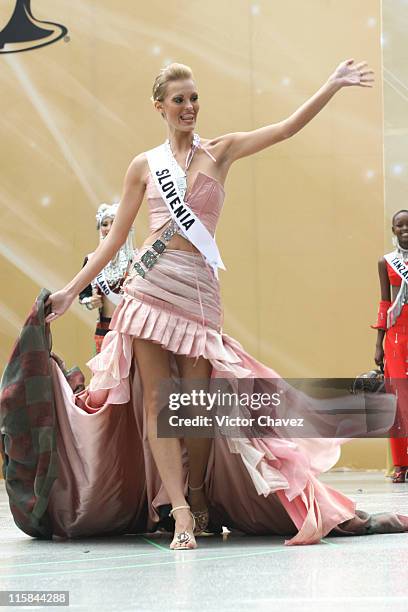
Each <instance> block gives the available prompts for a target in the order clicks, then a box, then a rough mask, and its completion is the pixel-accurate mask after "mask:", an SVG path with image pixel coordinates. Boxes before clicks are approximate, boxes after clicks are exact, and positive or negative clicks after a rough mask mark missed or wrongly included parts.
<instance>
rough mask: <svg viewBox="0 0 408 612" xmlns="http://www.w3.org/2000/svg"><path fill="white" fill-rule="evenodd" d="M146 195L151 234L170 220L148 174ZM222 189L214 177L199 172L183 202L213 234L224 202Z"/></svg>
mask: <svg viewBox="0 0 408 612" xmlns="http://www.w3.org/2000/svg"><path fill="white" fill-rule="evenodd" d="M146 197H147V201H148V205H149V227H150V232H151V233H152V234H153V233H154V232H156V231H157V230H159V229H161V228H162V227H163V225H164V224H165V223H166V221H169V220H170V213H169V210H168V208H167V206H166V204H165V203H164V202H163V200H162V198H161V196H160V194H159V192H158V190H157V188H156V185H155V184H154V180H153V179H152V177H151V175H150V174H149V176H148V181H147V187H146ZM224 197H225V192H224V189H223V187H222V185H221V183H219V182H218V181H217V180H216V179H214V178H212V177H211V176H208V175H207V174H204V173H203V172H199V173H198V174H197V176H196V178H195V181H194V183H193V185H192V186H191V188H190V189H189V190H188V192H187V194H186V197H185V202H186V203H187V204H188V205H189V207H190V208H191V210H192V211H193V212H194V213H195V214H196V215H197V217H198V218H199V219H200V221H201V222H202V223H203V224H204V225H205V227H206V228H207V229H208V231H209V232H210V234H211V235H212V236H214V233H215V228H216V226H217V222H218V219H219V217H220V213H221V209H222V205H223V202H224Z"/></svg>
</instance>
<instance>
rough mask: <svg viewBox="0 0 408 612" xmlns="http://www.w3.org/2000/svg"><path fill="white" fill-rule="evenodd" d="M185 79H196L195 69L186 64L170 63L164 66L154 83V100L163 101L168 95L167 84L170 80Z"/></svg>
mask: <svg viewBox="0 0 408 612" xmlns="http://www.w3.org/2000/svg"><path fill="white" fill-rule="evenodd" d="M185 79H194V76H193V71H192V70H191V68H190V67H189V66H186V65H185V64H177V63H176V62H173V64H169V65H168V66H166V67H165V68H162V69H161V70H160V72H159V74H158V75H157V77H156V78H155V80H154V83H153V95H152V97H151V100H152V102H153V103H154V102H163V100H164V98H165V96H166V90H167V84H168V83H170V81H180V80H185Z"/></svg>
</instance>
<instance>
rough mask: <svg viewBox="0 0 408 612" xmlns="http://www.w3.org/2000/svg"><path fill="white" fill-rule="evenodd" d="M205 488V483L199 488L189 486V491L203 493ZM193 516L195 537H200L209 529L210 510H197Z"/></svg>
mask: <svg viewBox="0 0 408 612" xmlns="http://www.w3.org/2000/svg"><path fill="white" fill-rule="evenodd" d="M203 487H204V482H203V483H201V484H200V486H199V487H190V485H188V489H189V491H201V490H202V489H203ZM192 515H193V517H194V525H195V526H194V531H193V533H194V535H200V534H201V533H203V532H204V531H205V530H206V529H207V527H208V523H209V522H210V514H209V512H208V508H206V509H205V510H197V511H196V512H192Z"/></svg>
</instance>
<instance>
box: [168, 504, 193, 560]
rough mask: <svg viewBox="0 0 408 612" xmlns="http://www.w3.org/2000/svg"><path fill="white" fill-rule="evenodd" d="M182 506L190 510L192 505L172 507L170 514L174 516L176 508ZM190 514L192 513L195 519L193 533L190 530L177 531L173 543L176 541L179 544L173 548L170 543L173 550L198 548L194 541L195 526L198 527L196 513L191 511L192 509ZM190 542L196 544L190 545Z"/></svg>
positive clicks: (179, 508)
mask: <svg viewBox="0 0 408 612" xmlns="http://www.w3.org/2000/svg"><path fill="white" fill-rule="evenodd" d="M182 508H187V509H188V510H190V506H176V507H175V508H172V509H171V510H170V514H169V516H172V517H173V518H174V516H173V514H174V512H175V511H176V510H181V509H182ZM190 514H191V518H192V519H193V533H192V534H191V533H189V532H188V531H180V532H177V531H175V532H174V538H173V540H172V544H173V542H174V543H175V544H176V545H177V546H174V547H173V548H171V545H170V548H171V550H192V549H194V548H197V544H196V543H195V542H194V533H195V528H196V522H195V517H194V514H193V513H192V512H191V510H190ZM174 520H175V519H174ZM190 542H194V543H195V546H189V543H190Z"/></svg>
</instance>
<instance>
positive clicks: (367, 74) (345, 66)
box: [329, 59, 374, 87]
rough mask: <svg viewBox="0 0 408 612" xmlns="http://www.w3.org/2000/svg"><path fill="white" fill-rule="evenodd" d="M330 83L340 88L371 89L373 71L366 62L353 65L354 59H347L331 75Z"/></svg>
mask: <svg viewBox="0 0 408 612" xmlns="http://www.w3.org/2000/svg"><path fill="white" fill-rule="evenodd" d="M329 80H330V81H332V82H335V83H337V84H338V85H340V87H350V86H351V85H357V86H358V87H372V86H373V83H374V70H371V69H370V68H369V67H368V64H367V62H359V63H358V64H355V63H354V59H348V60H346V61H344V62H342V63H341V64H339V65H338V66H337V68H336V70H335V71H334V72H333V74H332V75H331V77H330V79H329Z"/></svg>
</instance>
